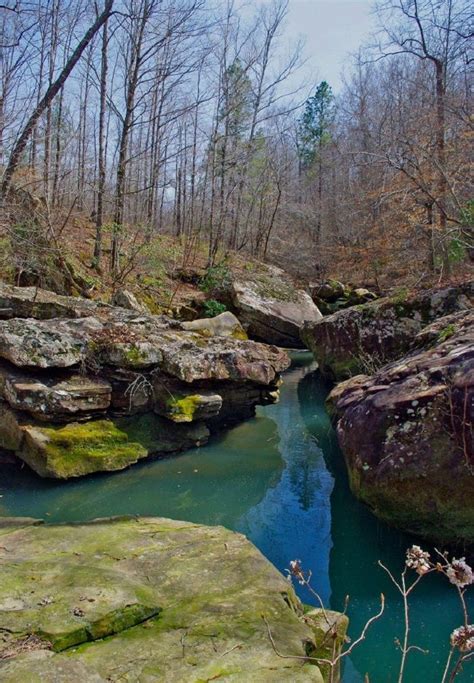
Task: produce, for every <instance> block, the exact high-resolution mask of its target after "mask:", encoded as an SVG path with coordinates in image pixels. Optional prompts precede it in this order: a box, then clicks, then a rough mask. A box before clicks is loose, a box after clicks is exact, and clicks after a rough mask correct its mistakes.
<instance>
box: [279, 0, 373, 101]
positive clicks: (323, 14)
mask: <svg viewBox="0 0 474 683" xmlns="http://www.w3.org/2000/svg"><path fill="white" fill-rule="evenodd" d="M372 5H373V2H372V0H289V13H288V18H287V22H286V27H287V30H286V31H285V33H286V36H287V37H288V38H290V39H293V38H297V37H298V36H303V37H304V38H305V39H306V49H305V55H306V57H307V58H308V62H307V64H306V66H305V68H304V73H305V76H307V78H308V80H310V81H313V82H317V83H319V82H320V81H322V80H326V81H328V83H329V84H330V85H331V87H332V88H333V90H334V91H335V92H337V91H338V90H339V88H340V85H341V79H340V74H341V70H342V69H343V67H344V65H345V64H346V65H347V64H348V53H350V52H356V51H357V49H358V47H359V46H360V45H361V44H362V43H364V42H365V41H366V39H367V38H368V36H369V34H370V32H371V31H372V30H373V29H374V28H375V20H374V17H373V15H372V14H371V8H372Z"/></svg>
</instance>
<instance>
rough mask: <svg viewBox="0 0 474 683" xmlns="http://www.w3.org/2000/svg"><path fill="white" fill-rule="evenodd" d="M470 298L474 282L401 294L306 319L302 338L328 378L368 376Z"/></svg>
mask: <svg viewBox="0 0 474 683" xmlns="http://www.w3.org/2000/svg"><path fill="white" fill-rule="evenodd" d="M473 302H474V282H470V283H467V284H463V285H458V286H452V287H448V288H445V289H438V290H431V291H427V292H424V293H423V294H418V295H413V296H409V295H408V294H407V293H405V292H400V293H399V294H397V295H396V296H392V297H385V298H382V299H378V300H377V301H373V302H369V303H366V304H362V305H359V306H353V307H351V308H347V309H345V310H342V311H339V312H337V313H333V314H332V315H330V316H326V317H324V318H323V319H322V320H320V321H316V322H312V323H306V324H305V325H304V327H303V329H302V332H301V338H302V340H303V341H304V343H305V344H306V346H307V347H308V348H309V349H310V350H311V351H312V352H313V353H314V356H315V358H316V360H317V361H318V363H319V367H320V370H321V372H322V373H323V374H324V375H326V376H328V377H330V378H331V379H335V380H341V379H347V378H348V377H351V376H354V375H357V374H359V373H361V372H362V373H367V374H371V373H372V372H374V371H375V370H376V369H378V368H379V367H381V366H382V365H384V363H387V362H389V361H391V360H394V359H396V358H400V357H401V356H402V355H403V354H404V353H407V352H408V351H409V350H411V349H412V348H413V347H414V346H415V345H416V343H417V342H416V337H417V335H418V333H419V332H420V331H421V330H422V329H423V328H424V327H426V326H427V325H429V324H430V323H431V322H433V321H435V320H436V319H437V318H439V317H441V316H444V315H448V314H450V313H454V312H456V311H462V310H469V309H470V308H472V306H473Z"/></svg>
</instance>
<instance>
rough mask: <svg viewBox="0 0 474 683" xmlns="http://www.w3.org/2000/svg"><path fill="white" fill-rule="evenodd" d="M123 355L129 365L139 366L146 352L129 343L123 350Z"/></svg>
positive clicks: (144, 358)
mask: <svg viewBox="0 0 474 683" xmlns="http://www.w3.org/2000/svg"><path fill="white" fill-rule="evenodd" d="M124 355H125V359H126V361H127V365H128V366H129V367H130V366H131V367H134V366H138V367H141V366H142V365H143V362H144V361H145V360H146V358H147V356H146V353H144V352H143V351H140V349H139V348H138V347H137V346H136V345H135V344H131V346H130V348H129V349H127V350H126V351H125V354H124Z"/></svg>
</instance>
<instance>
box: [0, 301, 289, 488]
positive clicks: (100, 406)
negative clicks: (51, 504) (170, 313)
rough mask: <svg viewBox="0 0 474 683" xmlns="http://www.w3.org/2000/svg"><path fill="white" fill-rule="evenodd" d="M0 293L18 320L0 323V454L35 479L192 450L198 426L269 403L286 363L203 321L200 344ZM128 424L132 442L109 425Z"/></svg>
mask: <svg viewBox="0 0 474 683" xmlns="http://www.w3.org/2000/svg"><path fill="white" fill-rule="evenodd" d="M1 291H2V290H1V289H0V292H1ZM3 292H4V301H5V302H6V294H5V292H7V294H8V302H9V305H10V307H11V308H12V309H13V310H18V311H19V313H20V317H13V316H12V315H10V314H8V315H5V319H4V320H0V359H1V361H0V406H1V405H2V404H1V401H2V400H3V406H2V409H3V413H4V415H6V414H8V415H9V418H8V420H7V419H4V420H0V448H3V449H7V450H8V449H9V450H13V451H15V452H16V453H17V455H18V456H19V457H20V458H22V459H23V460H24V461H25V462H27V463H28V464H29V465H30V466H31V467H32V468H33V469H35V470H36V471H37V472H38V473H39V474H41V475H42V476H49V477H60V478H64V477H70V476H80V475H83V474H88V473H91V472H95V471H102V470H113V469H120V468H122V467H126V466H127V465H129V464H131V463H133V462H136V461H137V460H138V459H140V458H143V457H147V456H149V455H160V454H166V453H169V452H172V451H178V450H181V449H183V448H187V447H189V446H191V445H199V444H200V443H203V441H205V439H206V438H207V435H208V429H207V426H206V425H207V423H209V424H210V423H211V422H212V426H213V428H215V427H217V426H221V425H222V424H224V423H226V422H232V421H235V420H238V419H243V418H245V417H248V416H249V415H252V414H253V412H254V411H255V406H256V405H258V404H266V403H269V402H274V401H276V400H277V399H278V387H279V384H280V373H281V371H282V370H284V369H286V368H287V367H288V365H289V359H288V356H287V355H286V353H285V352H284V351H282V350H281V349H279V348H276V347H271V346H266V345H264V344H260V343H257V342H254V341H249V340H247V339H242V338H240V337H245V335H244V334H233V335H228V334H226V330H224V329H223V328H225V327H226V325H225V324H223V322H225V321H222V320H221V321H212V320H209V321H208V322H207V324H208V325H209V326H210V328H212V329H213V332H214V333H213V335H208V334H203V331H202V329H193V327H192V328H191V329H186V326H185V325H184V324H181V323H179V322H177V321H174V320H171V319H169V318H166V317H165V316H153V315H145V314H142V313H140V312H136V311H130V310H127V309H125V308H123V307H122V308H118V307H113V306H101V305H99V304H93V303H92V302H88V301H87V302H84V301H82V300H80V299H74V298H72V297H59V296H58V295H55V294H51V293H48V292H43V291H42V290H37V289H34V288H30V289H29V291H28V292H26V293H25V291H24V290H22V289H21V288H14V287H9V288H6V289H4V290H3ZM28 295H29V296H30V297H31V298H32V299H34V301H29V300H28ZM38 302H39V303H38ZM16 303H18V307H16ZM94 306H95V307H94ZM51 307H52V308H51ZM55 313H58V314H59V315H58V317H54V316H53V317H51V316H52V315H53V314H55ZM86 313H87V315H86ZM34 315H37V316H38V319H36V318H35V317H33V316H34ZM23 316H25V317H23ZM228 322H229V321H228V320H227V323H228ZM230 322H231V323H232V324H233V325H234V327H235V323H234V321H233V320H232V321H230ZM194 327H196V326H194ZM227 327H228V325H227ZM239 330H241V328H239ZM220 332H221V333H222V332H224V334H220ZM131 415H139V416H143V420H142V418H140V419H135V420H132V423H131V427H132V433H130V430H129V429H128V427H127V426H126V425H125V426H124V424H123V422H121V421H120V418H122V417H127V416H131ZM145 418H146V419H145ZM117 420H118V421H117ZM84 422H85V423H87V424H83V423H84ZM142 422H143V428H142V426H141V425H142ZM182 423H188V424H182ZM189 423H192V424H189ZM15 425H16V426H15ZM12 430H13V432H14V433H15V434H16V436H15V438H13V440H12ZM12 443H14V444H16V445H14V446H12V445H11V444H12ZM8 444H10V445H8Z"/></svg>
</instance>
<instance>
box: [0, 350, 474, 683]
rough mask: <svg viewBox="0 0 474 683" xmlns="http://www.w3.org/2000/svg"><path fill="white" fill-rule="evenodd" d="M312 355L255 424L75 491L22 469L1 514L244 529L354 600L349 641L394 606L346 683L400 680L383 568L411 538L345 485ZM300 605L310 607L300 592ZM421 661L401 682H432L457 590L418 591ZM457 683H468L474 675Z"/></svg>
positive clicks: (340, 597) (7, 481) (2, 500)
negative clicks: (129, 518) (381, 601)
mask: <svg viewBox="0 0 474 683" xmlns="http://www.w3.org/2000/svg"><path fill="white" fill-rule="evenodd" d="M313 370H314V365H312V361H311V357H310V356H309V354H304V353H301V354H298V355H297V356H296V358H295V363H294V364H293V367H292V369H291V370H290V371H289V372H288V373H287V374H286V376H285V382H284V385H283V389H282V396H281V401H280V403H279V404H277V405H273V406H266V407H264V408H260V409H259V410H258V414H257V417H256V418H255V419H253V420H249V421H247V422H245V423H243V424H241V425H238V426H237V427H235V428H233V429H231V430H230V431H228V432H227V433H225V434H223V435H221V436H219V437H215V438H213V439H212V440H211V442H210V443H209V444H208V445H207V446H205V447H203V448H200V449H194V450H192V451H188V452H187V453H185V454H184V455H181V456H179V457H174V458H170V459H166V460H159V461H154V462H145V463H141V464H138V465H135V466H134V467H132V468H131V469H129V470H126V471H123V472H119V473H116V474H108V475H99V476H94V477H87V478H83V479H80V480H78V481H69V482H62V483H61V482H51V481H45V480H41V479H39V478H38V477H36V476H35V475H33V474H32V473H30V472H29V471H28V470H27V468H26V467H25V468H24V469H22V470H18V469H15V468H10V469H9V468H8V467H5V468H4V469H2V472H1V473H0V496H1V497H0V514H4V515H28V516H34V517H43V518H44V519H46V520H48V521H74V520H85V519H91V518H93V517H100V516H108V515H118V514H140V515H157V516H165V517H174V518H176V519H186V520H189V521H192V522H200V523H204V524H223V525H225V526H227V527H229V528H231V529H237V530H238V531H242V532H243V533H245V534H247V535H248V537H249V538H250V539H251V540H252V541H253V542H254V543H255V544H256V545H257V546H258V547H259V548H260V549H261V551H262V552H263V553H264V554H265V555H266V556H267V557H268V558H269V559H270V560H271V561H272V562H273V563H274V564H275V566H277V567H278V568H279V569H280V570H282V571H284V569H285V568H286V567H288V566H289V562H290V560H292V559H300V560H301V561H302V563H303V566H304V567H305V568H306V569H311V571H312V572H313V580H312V585H313V586H314V588H315V589H316V590H317V591H318V593H319V594H320V595H321V596H322V598H323V599H324V601H325V602H327V603H328V604H330V606H331V607H333V608H336V609H341V608H342V607H343V605H344V599H345V595H346V594H349V595H350V597H351V602H350V607H349V616H350V618H351V634H352V635H357V634H358V633H359V632H360V630H361V628H362V627H363V625H364V623H365V621H366V620H367V618H368V617H369V616H370V615H371V614H373V613H374V612H375V611H376V610H377V606H378V596H379V594H380V592H382V591H383V592H384V593H385V594H386V595H387V601H388V608H387V612H386V614H385V615H384V617H383V620H381V621H380V622H378V623H377V624H376V625H375V626H374V628H373V629H372V631H371V632H370V633H369V636H368V638H367V640H366V641H365V643H364V644H363V645H362V646H361V647H359V648H357V649H356V650H355V651H354V654H353V657H352V661H351V662H348V663H347V664H346V666H345V671H344V681H345V683H356V682H357V683H359V682H362V681H363V678H364V673H365V672H366V671H369V672H370V674H371V679H370V680H371V681H372V683H390V682H391V681H395V680H396V671H397V668H398V660H399V654H398V653H397V651H396V648H395V645H394V644H393V643H394V637H395V636H396V635H398V636H401V635H402V630H403V626H402V616H403V615H402V613H401V606H400V601H399V600H398V598H397V596H396V595H395V594H394V592H393V590H392V587H391V585H390V582H389V580H388V579H387V577H386V576H385V575H384V573H383V571H382V570H381V569H380V568H379V567H378V566H377V560H378V559H381V560H382V561H383V562H384V563H385V564H387V565H388V566H390V567H392V568H394V569H396V568H397V567H398V566H400V564H401V562H402V561H403V556H404V551H405V548H406V547H407V546H408V545H410V543H411V542H412V540H411V539H410V538H408V537H405V536H403V535H402V534H399V533H397V532H395V531H392V530H390V529H388V528H387V527H386V526H385V525H383V524H381V523H379V522H377V520H376V519H375V518H374V517H373V516H372V515H371V514H370V513H369V512H368V511H367V509H366V508H365V507H364V506H362V505H360V504H359V503H358V502H357V501H356V500H355V499H354V498H353V496H352V495H351V494H350V491H349V489H348V485H347V477H346V473H345V469H344V464H343V461H342V456H341V453H340V452H339V450H338V448H337V444H336V440H335V435H334V431H333V430H332V428H331V425H330V422H329V419H328V417H327V415H326V413H325V411H324V399H325V397H326V395H327V391H328V387H327V386H326V385H325V384H324V383H323V382H322V381H321V379H320V378H319V375H318V373H315V372H313ZM297 588H298V590H299V591H300V597H301V598H302V599H303V600H304V601H305V602H314V600H313V599H312V598H311V596H310V595H308V594H307V593H304V592H301V587H300V586H297ZM412 622H413V631H414V633H413V635H414V642H416V643H417V644H419V645H421V646H423V647H427V648H428V649H430V651H431V654H430V655H426V656H424V655H422V654H420V653H414V654H413V655H412V657H411V669H409V672H408V676H407V678H406V680H405V683H411V682H412V681H416V682H417V683H418V682H419V681H420V680H422V681H426V682H428V681H430V682H431V681H436V680H439V679H440V675H439V671H440V668H441V663H442V661H443V660H444V657H445V646H446V643H447V638H448V634H449V632H450V631H451V630H452V628H454V627H455V626H457V625H458V624H459V623H460V615H459V609H458V606H457V603H456V600H455V595H454V592H453V591H451V590H450V589H449V588H448V587H447V586H446V583H443V582H436V581H432V580H431V577H429V580H427V581H423V582H422V584H421V590H419V591H417V592H416V594H415V596H414V600H413V602H412ZM459 680H460V681H461V680H463V681H468V680H471V678H470V677H469V671H466V672H465V674H464V678H460V679H459Z"/></svg>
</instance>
